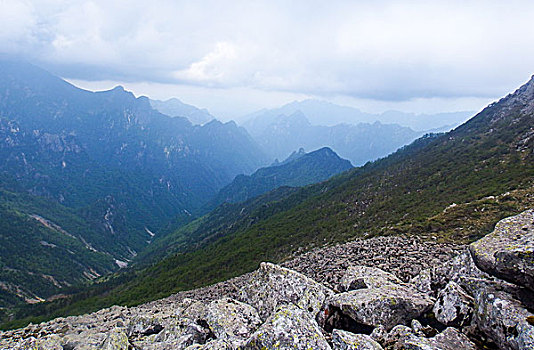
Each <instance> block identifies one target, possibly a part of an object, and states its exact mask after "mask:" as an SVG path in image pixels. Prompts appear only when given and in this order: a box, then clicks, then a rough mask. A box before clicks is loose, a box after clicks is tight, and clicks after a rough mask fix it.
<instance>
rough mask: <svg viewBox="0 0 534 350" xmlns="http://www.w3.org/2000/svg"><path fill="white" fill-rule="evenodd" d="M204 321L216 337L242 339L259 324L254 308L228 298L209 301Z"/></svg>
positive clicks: (258, 317)
mask: <svg viewBox="0 0 534 350" xmlns="http://www.w3.org/2000/svg"><path fill="white" fill-rule="evenodd" d="M206 322H207V323H208V326H209V328H210V330H211V331H212V332H213V334H214V335H215V337H216V338H217V339H229V338H239V339H242V340H244V339H246V338H248V337H249V336H250V335H251V334H252V333H253V332H254V331H255V330H256V329H257V328H258V327H259V326H260V325H261V319H260V316H259V315H258V312H257V311H256V309H255V308H253V307H252V306H250V305H247V304H245V303H242V302H239V301H237V300H234V299H230V298H224V299H220V300H215V301H213V302H211V303H210V304H209V306H208V308H207V312H206Z"/></svg>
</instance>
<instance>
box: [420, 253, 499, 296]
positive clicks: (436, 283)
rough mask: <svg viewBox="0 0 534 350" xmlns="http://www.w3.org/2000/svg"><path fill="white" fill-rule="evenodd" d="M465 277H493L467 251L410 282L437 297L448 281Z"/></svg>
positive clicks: (422, 273) (456, 280)
mask: <svg viewBox="0 0 534 350" xmlns="http://www.w3.org/2000/svg"><path fill="white" fill-rule="evenodd" d="M465 277H472V278H486V279H492V277H491V276H490V275H488V274H487V273H485V272H483V271H481V270H480V269H479V268H478V267H477V266H476V265H475V262H474V261H473V258H472V257H471V254H470V253H469V252H467V251H466V252H464V253H461V254H459V255H457V256H456V257H454V258H452V259H450V260H448V261H444V262H442V263H441V264H438V265H436V266H434V267H432V268H430V269H426V270H423V271H421V273H419V275H417V276H415V277H414V278H412V279H411V280H410V284H413V285H414V286H415V288H416V289H417V290H419V291H420V292H422V293H427V294H429V295H431V296H434V297H436V296H437V295H438V293H439V291H440V290H442V289H443V288H445V286H446V285H447V283H449V282H450V281H453V282H456V283H459V282H460V280H461V279H462V278H465Z"/></svg>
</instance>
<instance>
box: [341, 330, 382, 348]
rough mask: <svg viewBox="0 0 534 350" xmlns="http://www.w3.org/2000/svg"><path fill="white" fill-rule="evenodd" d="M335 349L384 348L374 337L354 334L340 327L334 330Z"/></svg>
mask: <svg viewBox="0 0 534 350" xmlns="http://www.w3.org/2000/svg"><path fill="white" fill-rule="evenodd" d="M332 345H333V349H334V350H336V349H337V350H383V349H382V346H380V344H378V343H377V342H376V341H375V340H374V339H373V338H371V337H370V336H368V335H365V334H354V333H350V332H346V331H342V330H339V329H334V331H333V332H332Z"/></svg>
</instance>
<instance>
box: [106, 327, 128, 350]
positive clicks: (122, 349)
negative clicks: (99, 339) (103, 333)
mask: <svg viewBox="0 0 534 350" xmlns="http://www.w3.org/2000/svg"><path fill="white" fill-rule="evenodd" d="M129 345H130V343H129V342H128V336H127V335H126V333H125V332H124V330H122V329H114V330H112V331H111V332H110V333H109V334H108V337H107V338H106V340H105V341H104V344H103V345H102V348H101V349H102V350H128V347H129Z"/></svg>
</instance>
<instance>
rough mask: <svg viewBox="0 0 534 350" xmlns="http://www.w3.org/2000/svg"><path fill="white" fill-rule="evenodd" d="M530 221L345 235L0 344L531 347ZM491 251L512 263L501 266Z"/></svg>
mask: <svg viewBox="0 0 534 350" xmlns="http://www.w3.org/2000/svg"><path fill="white" fill-rule="evenodd" d="M533 223H534V210H527V211H525V212H523V213H521V214H519V215H517V216H515V217H511V218H507V219H504V220H502V221H501V222H500V223H499V224H498V225H497V226H496V228H495V230H494V232H493V233H491V234H489V235H487V236H486V237H484V238H482V239H481V240H479V241H477V242H475V243H473V244H471V245H470V246H469V247H468V248H469V249H465V248H464V247H461V246H454V245H444V244H438V243H429V242H424V241H419V240H417V239H410V238H401V237H382V238H371V239H368V240H359V241H354V242H351V243H347V244H344V245H340V246H337V247H333V248H328V249H323V250H316V251H313V252H310V253H308V254H305V255H302V256H299V257H296V258H295V259H293V260H291V261H288V262H286V263H285V266H290V267H293V268H294V269H296V270H300V271H301V272H303V273H300V272H297V271H295V270H293V269H289V268H287V267H282V266H278V265H274V264H271V263H262V264H261V265H260V268H259V269H258V270H256V271H254V272H252V273H250V274H247V275H243V276H241V277H238V278H235V279H233V280H230V281H227V282H224V283H221V284H218V285H214V286H211V287H208V288H204V289H199V290H196V291H190V292H185V293H180V294H177V295H174V296H172V297H169V298H166V299H162V300H159V301H156V302H152V303H148V304H145V305H141V306H139V307H132V308H126V307H117V306H114V307H112V308H109V309H104V310H101V311H98V312H96V313H93V314H89V315H83V316H78V317H67V318H59V319H55V320H53V321H50V322H46V323H42V324H39V325H29V326H28V327H26V328H24V329H18V330H13V331H7V332H4V333H2V334H0V339H1V340H0V346H1V347H2V348H5V349H110V350H111V349H124V350H126V349H376V350H379V349H418V350H427V349H437V350H452V349H454V350H462V349H469V350H471V349H488V348H489V349H491V348H497V349H514V350H519V349H532V348H533V347H534V314H533V313H532V312H533V310H534V308H533V306H534V305H533V303H532V296H533V295H534V294H533V290H534V286H533V285H532V280H531V278H530V276H532V274H531V272H532V269H533V267H534V261H533V260H532V256H533V254H534V245H533V244H532V242H533V239H534V225H533ZM493 258H495V259H493ZM501 259H508V260H507V261H513V262H514V263H513V265H512V266H511V267H510V266H508V269H506V270H503V269H502V268H500V266H501V265H500V262H501ZM379 267H380V268H379ZM496 271H498V273H496ZM496 275H498V277H497V276H496ZM523 276H524V277H523ZM501 278H502V279H501ZM507 281H509V282H507ZM510 282H513V283H510ZM515 283H517V284H515Z"/></svg>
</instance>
